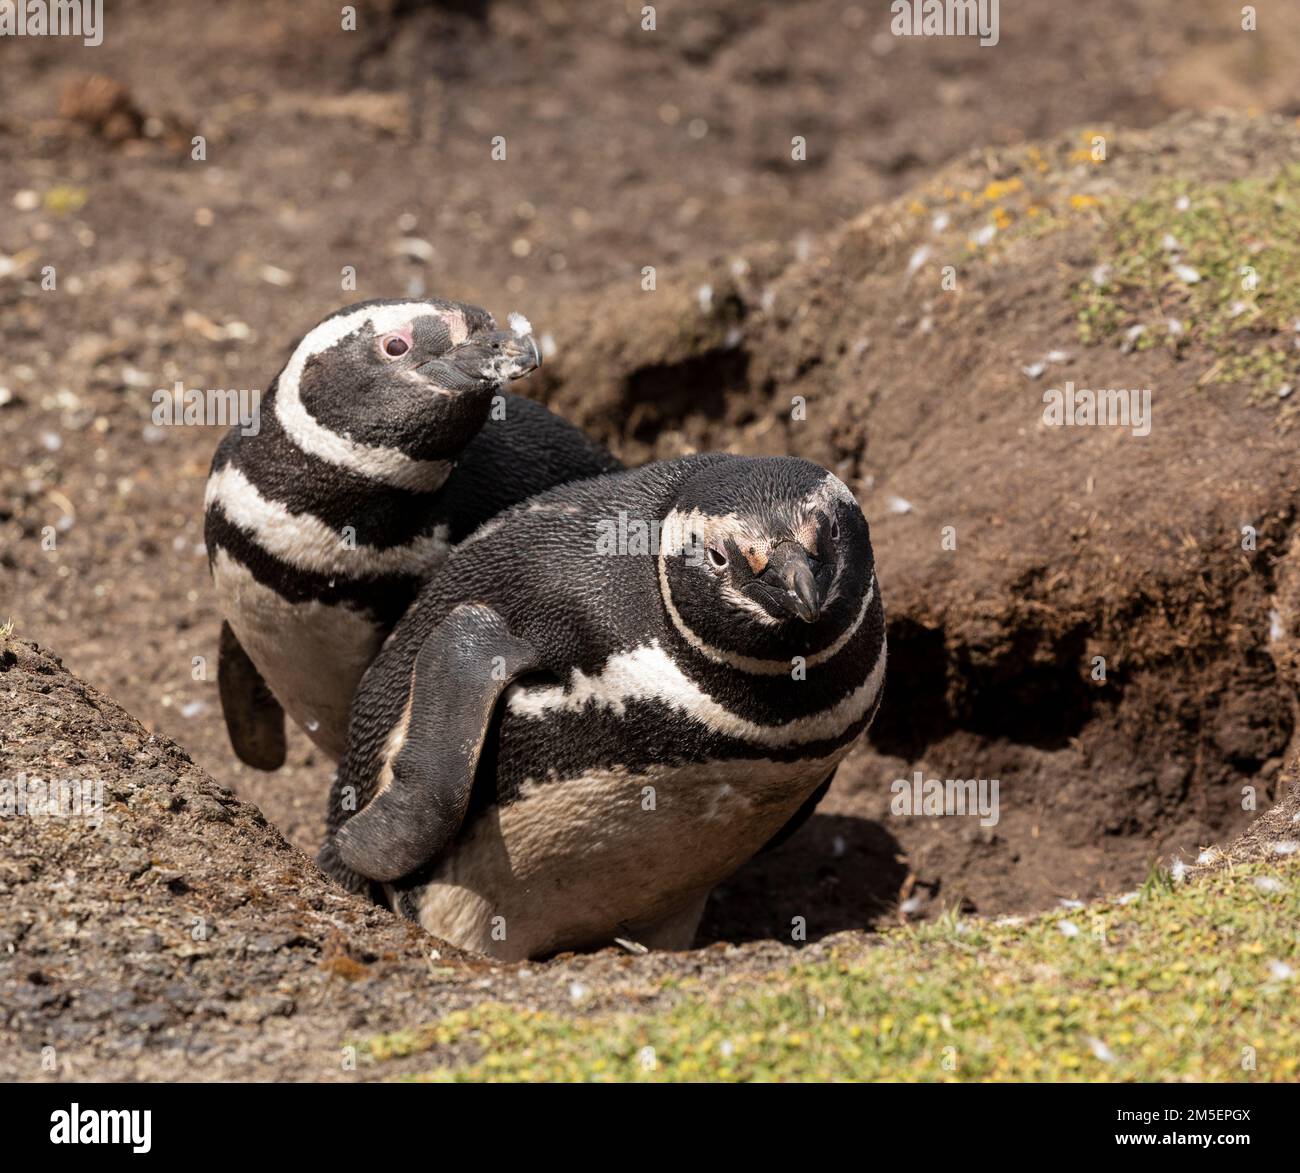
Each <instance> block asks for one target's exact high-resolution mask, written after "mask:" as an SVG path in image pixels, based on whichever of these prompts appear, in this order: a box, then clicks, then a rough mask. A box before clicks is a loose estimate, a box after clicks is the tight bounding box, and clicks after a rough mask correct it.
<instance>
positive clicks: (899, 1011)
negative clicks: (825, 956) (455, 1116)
mask: <svg viewBox="0 0 1300 1173" xmlns="http://www.w3.org/2000/svg"><path fill="white" fill-rule="evenodd" d="M1297 923H1300V864H1297V862H1296V861H1295V857H1289V858H1286V859H1278V860H1276V861H1270V862H1269V863H1266V864H1257V863H1255V864H1248V865H1241V866H1237V867H1235V868H1232V869H1227V870H1224V871H1221V872H1218V873H1214V874H1210V875H1207V876H1204V877H1202V878H1199V879H1197V880H1194V881H1190V882H1187V883H1184V884H1178V885H1175V884H1172V883H1171V882H1170V881H1168V880H1166V879H1165V878H1160V877H1153V878H1152V879H1151V880H1149V881H1148V882H1147V883H1146V884H1145V885H1143V887H1142V889H1141V890H1140V891H1139V892H1137V893H1134V894H1133V896H1132V897H1131V898H1129V899H1128V900H1127V902H1110V903H1098V904H1094V905H1088V906H1086V907H1084V908H1081V909H1078V910H1074V911H1063V912H1059V913H1052V914H1048V915H1044V916H1039V917H1034V918H1030V919H1026V920H1023V921H1019V920H1004V921H994V922H990V921H984V920H977V919H967V920H963V919H960V918H957V917H956V916H950V917H947V918H943V919H941V920H939V921H937V922H935V923H933V924H930V925H926V926H921V927H918V928H916V929H909V930H897V931H893V932H889V933H885V934H882V935H881V936H880V937H878V938H874V939H872V940H871V941H870V942H867V943H864V944H863V945H861V946H857V947H854V948H852V949H851V950H850V949H842V950H840V951H838V952H837V953H836V954H835V955H834V956H833V957H832V958H831V959H830V960H819V961H817V962H814V963H802V964H794V965H792V966H791V967H790V968H788V969H785V970H781V971H777V972H773V973H769V974H766V975H760V976H757V977H755V976H752V975H745V976H741V975H738V976H737V977H736V978H734V979H727V980H725V981H724V982H722V983H720V984H715V986H714V987H713V988H704V987H703V986H701V985H700V984H699V983H697V982H695V981H689V982H688V981H683V982H680V983H679V984H678V985H677V987H676V989H675V991H674V992H672V993H670V994H668V995H666V996H664V997H663V998H662V999H661V1000H660V1001H659V1002H658V1003H657V1004H655V1005H653V1006H652V1007H651V1008H649V1009H647V1010H646V1011H644V1012H643V1013H639V1014H633V1013H622V1012H620V1013H603V1014H593V1015H589V1016H579V1015H576V1014H575V1015H569V1014H564V1013H551V1012H542V1011H535V1010H530V1009H525V1008H520V1007H517V1006H506V1005H501V1004H497V1003H485V1004H483V1005H481V1006H478V1007H475V1008H473V1009H471V1010H465V1011H457V1012H455V1013H452V1014H449V1015H447V1016H446V1017H445V1018H443V1019H442V1020H441V1021H439V1022H437V1023H433V1024H430V1025H427V1026H422V1027H418V1028H416V1029H413V1030H409V1031H403V1032H399V1033H396V1034H390V1035H384V1036H380V1037H378V1038H375V1039H371V1040H370V1041H369V1042H368V1043H365V1044H362V1047H361V1050H362V1052H363V1054H365V1055H367V1056H368V1057H369V1060H370V1061H371V1062H374V1063H376V1064H383V1063H384V1062H386V1061H389V1060H393V1059H397V1058H404V1057H405V1058H409V1057H410V1056H412V1055H417V1054H421V1053H425V1052H429V1053H430V1055H431V1058H433V1059H435V1060H437V1059H439V1058H440V1059H441V1062H440V1063H439V1062H435V1063H434V1064H432V1065H431V1069H430V1070H429V1071H428V1072H427V1073H426V1074H424V1075H422V1076H419V1077H417V1078H421V1079H429V1080H437V1081H445V1080H548V1081H554V1080H599V1081H681V1080H698V1079H709V1080H807V1079H818V1080H823V1079H844V1080H872V1079H898V1080H946V1081H956V1080H1180V1079H1186V1080H1246V1081H1249V1080H1266V1081H1277V1080H1294V1079H1295V1078H1296V1077H1297V1075H1300V998H1298V997H1297V993H1298V992H1300V991H1298V990H1297V982H1298V981H1300V978H1298V977H1297V976H1294V975H1293V974H1292V972H1291V971H1292V970H1300V956H1297V954H1298V953H1300V944H1298V941H1297V934H1296V930H1295V926H1296V924H1297Z"/></svg>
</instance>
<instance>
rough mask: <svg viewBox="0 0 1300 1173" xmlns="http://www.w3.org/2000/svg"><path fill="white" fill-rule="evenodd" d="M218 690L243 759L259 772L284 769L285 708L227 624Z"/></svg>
mask: <svg viewBox="0 0 1300 1173" xmlns="http://www.w3.org/2000/svg"><path fill="white" fill-rule="evenodd" d="M217 691H218V692H220V694H221V711H222V713H223V714H224V715H225V718H226V732H227V733H229V734H230V744H231V745H232V746H234V748H235V753H236V755H238V757H239V760H240V761H242V762H246V763H247V764H248V765H250V766H253V767H255V768H256V769H258V770H278V769H279V768H280V767H281V766H283V765H284V757H285V741H284V709H282V708H281V707H280V702H279V701H278V700H276V699H275V695H274V694H273V693H272V692H271V690H270V689H269V688H268V687H267V684H266V681H265V680H263V679H262V674H261V673H260V672H258V670H257V667H256V665H254V663H253V661H252V660H250V659H249V658H248V653H247V652H246V651H244V649H243V648H242V647H241V646H240V643H239V640H238V639H236V638H235V633H234V632H233V631H232V630H231V629H230V624H229V623H226V622H224V621H223V622H222V624H221V642H220V644H219V645H218V650H217Z"/></svg>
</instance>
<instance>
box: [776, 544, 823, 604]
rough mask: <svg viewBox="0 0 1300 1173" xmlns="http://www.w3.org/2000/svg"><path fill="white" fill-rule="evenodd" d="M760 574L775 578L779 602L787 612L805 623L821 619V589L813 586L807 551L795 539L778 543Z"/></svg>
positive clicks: (813, 580)
mask: <svg viewBox="0 0 1300 1173" xmlns="http://www.w3.org/2000/svg"><path fill="white" fill-rule="evenodd" d="M763 577H764V578H768V579H771V580H775V581H774V585H776V586H777V589H778V591H779V598H780V601H781V605H782V606H783V607H784V608H785V609H786V611H788V612H789V613H790V614H791V615H793V616H795V617H796V618H798V619H802V620H803V621H804V622H805V623H816V622H817V620H818V619H820V618H821V614H822V597H821V592H820V591H818V589H817V579H816V577H815V576H814V575H813V569H812V563H811V562H809V561H808V551H807V550H805V549H804V548H803V547H802V546H801V545H800V544H799V543H798V542H795V541H785V542H780V543H778V544H777V546H776V549H774V550H773V551H772V555H771V557H770V558H769V559H768V561H767V569H766V570H764V571H763Z"/></svg>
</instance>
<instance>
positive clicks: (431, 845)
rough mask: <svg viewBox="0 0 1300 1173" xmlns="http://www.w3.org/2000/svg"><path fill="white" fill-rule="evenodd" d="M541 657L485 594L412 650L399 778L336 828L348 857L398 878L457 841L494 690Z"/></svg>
mask: <svg viewBox="0 0 1300 1173" xmlns="http://www.w3.org/2000/svg"><path fill="white" fill-rule="evenodd" d="M538 663H539V657H538V655H537V652H536V650H535V649H534V648H533V646H532V645H531V644H530V643H528V642H527V641H525V640H522V639H519V638H517V637H515V636H513V635H511V634H510V631H509V629H508V628H507V627H506V622H505V620H504V619H502V618H501V616H500V615H499V614H497V612H496V611H494V610H492V608H491V607H488V606H486V605H485V604H482V603H464V604H462V605H461V606H459V607H457V608H456V609H455V610H454V611H452V612H451V614H450V615H448V616H447V618H445V619H444V620H443V621H442V622H441V623H440V624H438V626H437V627H436V628H434V630H433V632H432V634H431V635H430V636H429V637H428V638H427V639H426V640H425V641H424V645H423V646H422V647H421V648H420V652H419V655H417V656H416V659H415V668H414V671H413V673H412V675H411V693H410V703H409V706H408V712H409V716H408V717H407V720H406V729H405V738H404V740H403V742H402V745H401V748H400V749H399V750H398V751H397V753H396V754H395V755H394V756H393V757H391V758H389V759H388V763H387V764H388V768H389V770H390V772H391V774H392V778H391V780H390V781H388V782H387V784H386V785H383V786H382V787H381V788H380V790H379V792H378V793H377V794H376V795H375V797H374V798H372V799H371V800H370V802H369V803H367V804H366V806H364V807H363V808H362V809H361V810H360V811H358V812H357V814H355V815H354V816H353V817H352V818H351V819H349V820H348V821H347V822H346V823H344V824H343V826H342V827H341V828H339V831H338V833H337V835H336V842H337V845H338V854H339V856H340V857H341V859H342V860H343V862H344V863H345V864H346V865H347V866H348V867H350V868H352V869H354V870H355V871H357V872H360V873H361V874H362V875H364V876H369V877H370V878H371V879H372V880H382V881H390V880H397V879H400V878H401V877H403V876H406V875H409V874H410V873H412V872H414V871H416V870H418V869H419V868H421V867H423V866H424V865H425V864H426V863H428V862H429V861H430V860H431V859H433V858H434V857H435V856H436V855H438V854H439V853H440V852H441V851H442V850H443V849H444V848H445V847H446V846H447V844H448V843H450V842H451V840H452V838H453V837H454V836H455V834H456V832H457V831H459V830H460V825H461V821H462V820H463V819H464V817H465V809H466V807H467V806H468V805H469V796H470V790H471V789H472V788H473V785H474V773H475V771H476V770H477V768H478V760H479V754H480V753H481V752H482V749H483V741H484V739H485V737H486V736H487V730H488V725H489V723H490V722H491V720H492V711H493V709H495V708H496V703H497V699H498V698H499V697H500V695H501V693H502V692H503V691H504V690H505V688H506V685H508V684H509V683H510V681H511V680H513V679H514V678H515V677H516V676H519V675H520V674H521V673H523V672H527V671H528V670H529V669H531V668H535V667H537V665H538Z"/></svg>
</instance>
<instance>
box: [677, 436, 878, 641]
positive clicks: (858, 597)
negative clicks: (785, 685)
mask: <svg viewBox="0 0 1300 1173" xmlns="http://www.w3.org/2000/svg"><path fill="white" fill-rule="evenodd" d="M874 573H875V564H874V560H873V557H872V552H871V535H870V532H869V531H868V528H867V520H866V518H865V517H863V516H862V510H861V509H859V508H858V504H857V502H856V501H855V500H854V499H853V495H852V494H851V493H850V492H849V490H848V489H847V488H846V487H845V486H844V484H843V483H842V482H841V481H840V480H839V479H837V478H836V477H835V476H834V475H832V474H831V473H829V472H827V471H826V470H825V469H824V468H821V467H819V466H818V465H815V464H812V463H811V462H809V461H806V460H798V459H795V458H793V457H772V458H764V459H747V458H740V457H736V458H732V459H728V460H722V461H719V462H718V463H712V464H709V465H708V466H707V467H706V468H704V469H703V470H701V471H700V472H699V473H697V474H696V475H695V476H694V477H692V478H691V479H690V480H689V481H687V483H686V484H685V485H684V486H683V488H682V490H681V492H680V494H679V495H678V499H677V501H676V503H675V506H674V508H673V510H672V512H671V513H670V514H669V515H668V517H667V518H666V519H665V520H664V523H663V530H662V536H661V542H660V554H659V575H660V590H661V592H662V593H663V595H664V600H665V604H666V605H667V607H668V610H669V614H670V617H671V618H672V620H673V622H674V624H675V625H676V626H677V627H678V629H679V630H681V632H682V634H683V636H685V638H686V639H687V640H688V641H689V642H691V643H692V644H693V645H694V646H696V647H697V648H698V649H699V650H701V651H704V652H705V653H706V654H709V653H710V652H713V653H717V654H720V655H722V656H724V657H736V656H740V657H748V658H752V659H760V660H767V661H773V662H777V661H789V660H790V659H792V658H793V657H794V656H808V655H812V654H814V653H816V652H820V651H822V650H824V649H826V648H828V647H830V645H832V644H833V643H835V641H836V640H837V639H839V638H840V637H841V636H842V635H843V634H844V633H845V632H847V631H848V630H849V629H850V628H851V627H852V626H853V625H854V624H855V623H856V622H857V620H858V618H859V616H860V614H861V611H862V608H863V601H864V599H865V598H866V593H867V590H868V588H869V587H870V585H871V582H872V579H873V575H874Z"/></svg>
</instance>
